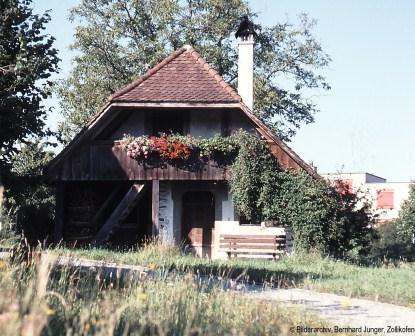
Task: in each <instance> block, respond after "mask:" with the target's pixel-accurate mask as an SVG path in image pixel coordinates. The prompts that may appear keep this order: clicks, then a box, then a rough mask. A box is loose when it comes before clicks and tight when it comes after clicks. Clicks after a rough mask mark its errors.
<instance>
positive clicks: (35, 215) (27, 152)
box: [5, 143, 55, 244]
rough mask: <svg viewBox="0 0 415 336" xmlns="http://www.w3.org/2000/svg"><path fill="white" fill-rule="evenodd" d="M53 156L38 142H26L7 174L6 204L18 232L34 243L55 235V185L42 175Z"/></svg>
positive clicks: (14, 158)
mask: <svg viewBox="0 0 415 336" xmlns="http://www.w3.org/2000/svg"><path fill="white" fill-rule="evenodd" d="M52 157H53V153H51V152H47V151H44V147H43V146H42V145H40V144H38V143H31V144H28V145H24V146H23V147H22V149H21V151H20V152H19V153H18V154H16V155H15V156H14V157H13V159H12V162H11V167H12V168H11V172H10V174H8V176H7V178H5V186H6V194H5V207H6V209H7V210H8V212H9V214H10V217H11V219H12V220H13V221H14V222H15V225H14V228H15V230H16V232H17V233H18V234H23V235H24V236H25V238H26V239H27V240H28V242H29V243H30V244H37V242H38V241H43V240H45V239H47V237H48V236H50V235H51V233H52V229H53V223H54V213H55V199H54V193H53V188H52V187H50V186H48V185H47V184H46V183H45V182H44V181H43V178H42V170H43V167H44V166H45V165H46V163H48V162H49V161H50V160H51V159H52Z"/></svg>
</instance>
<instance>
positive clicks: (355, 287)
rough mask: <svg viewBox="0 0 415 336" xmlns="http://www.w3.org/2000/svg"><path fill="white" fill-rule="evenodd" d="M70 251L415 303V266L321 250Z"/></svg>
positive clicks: (155, 248)
mask: <svg viewBox="0 0 415 336" xmlns="http://www.w3.org/2000/svg"><path fill="white" fill-rule="evenodd" d="M58 253H62V254H64V255H68V256H76V257H83V258H89V259H94V260H105V261H111V262H116V263H124V264H132V265H143V266H148V267H150V268H152V269H154V268H157V269H162V270H168V271H179V272H193V273H196V274H202V275H203V274H214V275H218V276H225V277H232V278H236V277H238V278H241V279H245V280H247V281H256V282H267V283H268V284H270V285H272V286H278V287H301V288H306V289H313V290H317V291H322V292H331V293H336V294H341V295H346V296H350V297H359V298H368V299H372V300H379V301H383V302H389V303H395V304H400V305H405V306H409V307H415V287H414V286H412V281H413V279H414V278H415V265H413V264H410V263H403V264H401V265H400V266H392V267H391V266H389V267H387V266H377V267H375V266H373V267H364V266H357V265H352V264H348V263H346V262H342V261H336V260H333V259H331V258H322V257H320V256H317V255H311V254H310V255H301V256H289V257H285V258H283V259H281V260H278V261H269V260H252V259H232V260H213V261H212V260H209V259H201V258H196V257H192V256H189V255H184V254H182V253H181V252H180V249H179V248H177V247H172V246H168V245H162V244H149V245H147V246H145V247H144V248H141V249H138V250H136V251H133V250H130V251H118V252H117V251H112V250H106V249H94V248H92V249H65V248H61V249H58Z"/></svg>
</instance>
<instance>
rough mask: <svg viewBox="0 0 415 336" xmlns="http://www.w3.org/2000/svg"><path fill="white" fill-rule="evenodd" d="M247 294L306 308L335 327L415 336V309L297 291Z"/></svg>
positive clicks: (250, 292) (301, 290)
mask: <svg viewBox="0 0 415 336" xmlns="http://www.w3.org/2000/svg"><path fill="white" fill-rule="evenodd" d="M247 295H250V296H254V297H256V298H259V299H264V300H272V301H274V300H275V301H278V302H282V303H284V304H289V305H293V306H297V307H298V306H302V307H304V308H305V309H307V310H309V311H311V312H314V313H316V314H317V315H318V316H320V317H321V319H323V320H326V321H328V322H330V323H332V324H333V325H334V326H338V327H352V328H361V332H362V333H363V334H377V335H400V336H402V335H415V310H413V309H410V308H406V307H402V306H397V305H393V304H388V303H381V302H375V301H370V300H363V299H354V298H348V297H346V296H340V295H335V294H327V293H318V292H313V291H309V290H305V289H296V288H295V289H266V290H263V291H248V292H247ZM327 327H329V326H327ZM365 328H366V329H365ZM370 328H372V329H370ZM399 328H401V329H399ZM357 331H360V330H357ZM355 332H356V331H354V330H352V334H353V333H355ZM356 333H357V332H356ZM298 334H300V333H298ZM305 334H306V333H303V335H305ZM327 334H330V332H328V333H327ZM331 334H335V331H334V327H332V330H331Z"/></svg>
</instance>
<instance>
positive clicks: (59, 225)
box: [53, 182, 65, 244]
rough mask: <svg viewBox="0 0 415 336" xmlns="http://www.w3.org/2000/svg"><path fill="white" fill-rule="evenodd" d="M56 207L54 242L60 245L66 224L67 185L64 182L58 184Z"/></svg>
mask: <svg viewBox="0 0 415 336" xmlns="http://www.w3.org/2000/svg"><path fill="white" fill-rule="evenodd" d="M55 195H56V206H55V228H54V232H53V241H54V243H55V244H58V243H59V242H60V241H61V240H62V238H63V224H64V216H65V211H64V201H65V200H64V199H65V185H64V184H63V182H58V183H57V184H56V194H55Z"/></svg>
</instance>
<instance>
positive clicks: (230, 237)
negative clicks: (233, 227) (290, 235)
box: [220, 234, 285, 239]
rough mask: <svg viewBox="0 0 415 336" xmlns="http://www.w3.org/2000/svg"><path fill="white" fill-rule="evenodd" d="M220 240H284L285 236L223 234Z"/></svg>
mask: <svg viewBox="0 0 415 336" xmlns="http://www.w3.org/2000/svg"><path fill="white" fill-rule="evenodd" d="M220 237H221V238H225V239H245V238H285V235H235V234H233V235H232V234H230V235H228V234H223V235H220Z"/></svg>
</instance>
